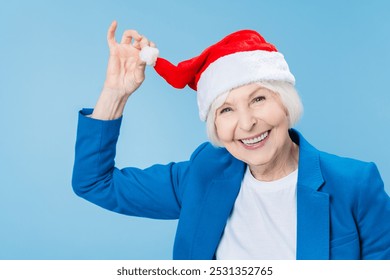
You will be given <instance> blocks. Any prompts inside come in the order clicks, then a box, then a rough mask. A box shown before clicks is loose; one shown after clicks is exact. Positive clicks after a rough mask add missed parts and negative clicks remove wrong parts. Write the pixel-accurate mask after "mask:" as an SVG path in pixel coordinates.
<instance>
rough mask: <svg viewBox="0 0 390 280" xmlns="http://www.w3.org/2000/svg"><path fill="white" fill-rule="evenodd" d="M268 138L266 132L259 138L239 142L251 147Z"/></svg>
mask: <svg viewBox="0 0 390 280" xmlns="http://www.w3.org/2000/svg"><path fill="white" fill-rule="evenodd" d="M267 136H268V131H266V132H264V133H263V134H261V135H260V136H258V137H255V138H252V139H245V140H244V139H243V140H241V141H242V142H243V143H244V144H245V145H253V144H257V143H259V142H260V141H263V140H264V138H265V137H267Z"/></svg>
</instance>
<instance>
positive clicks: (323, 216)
mask: <svg viewBox="0 0 390 280" xmlns="http://www.w3.org/2000/svg"><path fill="white" fill-rule="evenodd" d="M290 136H291V138H292V139H293V141H294V142H296V143H297V144H299V166H298V185H297V259H303V260H308V259H314V260H326V259H329V231H330V228H329V215H330V214H329V195H328V194H326V193H322V192H319V191H318V190H319V188H320V187H321V186H322V185H323V184H324V179H323V177H322V172H321V167H320V159H319V152H318V150H316V149H315V148H314V147H312V146H311V145H310V144H309V143H308V142H307V141H306V140H305V139H304V138H303V137H302V135H300V134H299V133H298V132H296V131H294V130H291V131H290Z"/></svg>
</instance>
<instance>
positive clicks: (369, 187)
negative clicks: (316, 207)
mask: <svg viewBox="0 0 390 280" xmlns="http://www.w3.org/2000/svg"><path fill="white" fill-rule="evenodd" d="M363 175H364V177H363V178H365V179H363V180H362V182H361V183H362V185H364V187H363V188H360V193H359V196H358V200H357V204H356V206H357V211H356V213H357V221H358V224H359V234H360V240H361V257H362V259H374V260H375V259H376V260H389V259H390V198H389V196H388V194H387V193H386V191H385V189H384V184H383V181H382V179H381V176H380V175H379V171H378V169H377V167H376V166H375V164H374V163H370V164H369V168H368V170H367V171H366V172H363Z"/></svg>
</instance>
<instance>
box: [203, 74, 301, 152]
mask: <svg viewBox="0 0 390 280" xmlns="http://www.w3.org/2000/svg"><path fill="white" fill-rule="evenodd" d="M256 84H258V85H260V86H262V87H264V88H267V89H269V90H271V91H272V92H274V93H276V94H278V95H279V97H280V99H281V101H282V103H283V105H284V107H285V108H286V110H287V114H288V120H289V127H290V128H291V127H293V126H294V125H295V124H296V123H297V122H298V121H299V119H300V118H301V116H302V113H303V105H302V102H301V98H300V97H299V95H298V92H297V90H296V89H295V87H294V85H292V84H290V83H287V82H281V81H264V82H256ZM229 92H230V91H227V92H225V93H222V94H221V95H219V96H218V97H217V98H216V99H215V100H214V101H213V103H212V104H211V106H210V110H209V113H208V114H207V120H206V129H207V136H208V138H209V140H210V142H211V143H212V144H213V145H214V146H216V147H223V145H222V143H221V142H220V141H219V138H218V135H217V131H216V127H215V114H216V111H217V109H218V108H219V107H221V106H222V104H223V103H224V102H225V101H226V99H227V97H228V95H229Z"/></svg>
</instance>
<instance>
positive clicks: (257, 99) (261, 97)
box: [253, 96, 265, 103]
mask: <svg viewBox="0 0 390 280" xmlns="http://www.w3.org/2000/svg"><path fill="white" fill-rule="evenodd" d="M263 100H265V97H264V96H257V97H255V98H253V103H256V102H261V101H263Z"/></svg>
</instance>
